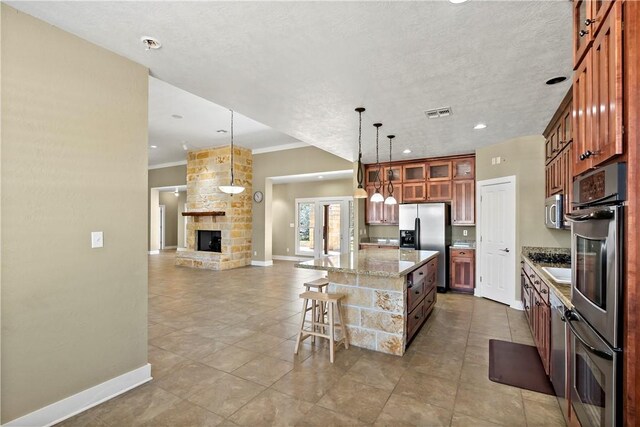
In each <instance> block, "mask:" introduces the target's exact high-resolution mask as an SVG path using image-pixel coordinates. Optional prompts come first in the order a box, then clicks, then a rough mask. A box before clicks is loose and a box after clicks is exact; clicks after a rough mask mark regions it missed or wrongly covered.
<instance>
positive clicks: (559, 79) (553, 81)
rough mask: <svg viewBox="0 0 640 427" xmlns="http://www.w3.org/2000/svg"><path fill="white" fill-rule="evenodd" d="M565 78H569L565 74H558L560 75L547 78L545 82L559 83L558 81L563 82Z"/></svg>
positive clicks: (549, 83) (550, 83)
mask: <svg viewBox="0 0 640 427" xmlns="http://www.w3.org/2000/svg"><path fill="white" fill-rule="evenodd" d="M565 80H567V78H566V77H565V76H558V77H554V78H552V79H549V80H547V81H546V82H545V83H546V84H548V85H549V86H551V85H557V84H558V83H562V82H563V81H565Z"/></svg>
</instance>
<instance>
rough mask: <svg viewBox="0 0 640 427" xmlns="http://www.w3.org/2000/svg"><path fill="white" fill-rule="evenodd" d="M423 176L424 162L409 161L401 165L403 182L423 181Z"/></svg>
mask: <svg viewBox="0 0 640 427" xmlns="http://www.w3.org/2000/svg"><path fill="white" fill-rule="evenodd" d="M424 178H425V164H424V163H410V164H407V165H404V166H402V180H403V182H421V181H422V182H424Z"/></svg>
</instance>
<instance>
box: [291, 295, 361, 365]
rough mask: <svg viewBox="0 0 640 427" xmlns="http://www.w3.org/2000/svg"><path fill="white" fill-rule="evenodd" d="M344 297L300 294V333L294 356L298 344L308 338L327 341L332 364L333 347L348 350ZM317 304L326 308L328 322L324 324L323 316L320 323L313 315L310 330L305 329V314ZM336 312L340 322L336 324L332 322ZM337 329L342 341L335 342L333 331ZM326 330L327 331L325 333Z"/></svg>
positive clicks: (296, 352) (298, 346) (298, 347)
mask: <svg viewBox="0 0 640 427" xmlns="http://www.w3.org/2000/svg"><path fill="white" fill-rule="evenodd" d="M344 297H345V295H344V294H330V293H327V292H310V291H307V292H303V293H301V294H300V298H302V299H303V302H302V321H301V322H300V332H299V333H298V338H297V339H296V350H295V351H294V353H295V354H298V350H299V349H300V343H301V342H302V341H304V340H305V339H307V338H308V337H320V338H327V339H328V340H329V360H330V361H331V363H333V359H334V353H335V346H336V345H340V344H344V348H346V349H347V348H349V337H348V334H347V328H346V326H345V323H344V315H343V313H342V299H343V298H344ZM309 302H311V304H312V305H311V308H309ZM318 302H322V303H324V305H325V306H326V307H327V312H328V316H327V317H328V319H327V320H328V321H327V322H325V318H324V316H322V317H323V318H322V321H321V322H319V321H318V320H317V319H316V318H315V317H314V316H313V315H312V317H311V322H310V323H311V329H310V330H309V329H305V328H304V324H305V322H306V321H307V319H306V317H307V316H306V314H307V312H308V311H309V310H310V309H312V308H313V307H316V306H317V304H318ZM335 312H337V314H338V318H339V319H340V321H339V322H338V323H336V322H335V320H334V313H335ZM316 328H319V330H321V332H318V331H317V329H316ZM336 328H339V329H340V330H341V331H342V339H340V340H339V341H336V340H335V335H336V334H335V329H336ZM327 329H328V330H329V331H328V333H327Z"/></svg>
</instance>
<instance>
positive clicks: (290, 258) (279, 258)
mask: <svg viewBox="0 0 640 427" xmlns="http://www.w3.org/2000/svg"><path fill="white" fill-rule="evenodd" d="M272 258H273V259H274V260H277V261H309V260H310V259H313V258H305V257H302V256H287V255H274V256H273V257H272Z"/></svg>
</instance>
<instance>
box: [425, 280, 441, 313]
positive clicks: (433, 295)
mask: <svg viewBox="0 0 640 427" xmlns="http://www.w3.org/2000/svg"><path fill="white" fill-rule="evenodd" d="M437 297H438V292H437V291H436V288H435V286H434V287H432V288H431V289H430V290H429V291H427V296H426V297H424V317H427V316H428V315H429V313H430V312H431V309H432V308H433V306H434V305H436V299H437Z"/></svg>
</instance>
